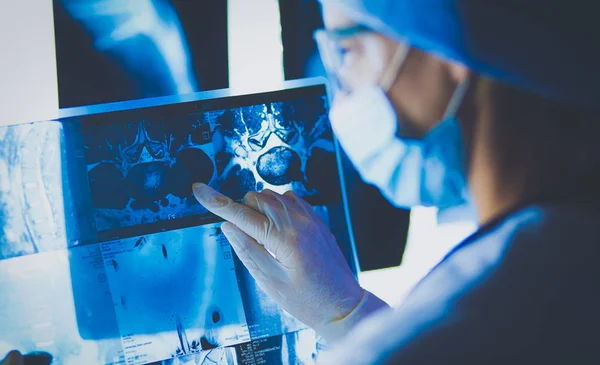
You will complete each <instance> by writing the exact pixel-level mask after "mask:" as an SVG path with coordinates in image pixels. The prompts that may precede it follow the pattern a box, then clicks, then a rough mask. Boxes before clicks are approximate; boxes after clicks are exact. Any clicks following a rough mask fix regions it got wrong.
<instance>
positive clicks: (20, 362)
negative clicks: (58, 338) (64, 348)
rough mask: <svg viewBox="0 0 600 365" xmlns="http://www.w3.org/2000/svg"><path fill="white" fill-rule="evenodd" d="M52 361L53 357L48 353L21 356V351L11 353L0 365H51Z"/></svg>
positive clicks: (32, 353) (31, 353)
mask: <svg viewBox="0 0 600 365" xmlns="http://www.w3.org/2000/svg"><path fill="white" fill-rule="evenodd" d="M52 360H53V358H52V355H50V354H48V353H46V352H30V353H28V354H25V355H21V353H20V352H19V351H11V352H9V353H8V355H6V357H5V358H4V360H2V361H0V365H50V364H52Z"/></svg>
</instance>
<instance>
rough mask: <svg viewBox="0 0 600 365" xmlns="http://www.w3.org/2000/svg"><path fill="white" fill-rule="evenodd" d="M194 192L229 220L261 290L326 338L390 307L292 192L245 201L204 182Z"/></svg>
mask: <svg viewBox="0 0 600 365" xmlns="http://www.w3.org/2000/svg"><path fill="white" fill-rule="evenodd" d="M193 190H194V195H195V196H196V199H198V201H199V202H200V203H201V204H202V205H204V207H205V208H206V209H208V210H210V211H211V212H213V213H214V214H216V215H218V216H220V217H222V218H223V219H225V220H227V221H228V222H225V223H223V225H222V226H221V230H222V231H223V233H224V234H225V236H226V237H227V239H228V240H229V242H230V243H231V246H232V247H233V248H234V250H235V252H236V254H237V255H238V257H239V258H240V260H241V261H242V262H243V263H244V265H245V266H246V267H247V268H248V271H249V272H250V274H252V276H253V277H254V279H255V280H256V282H257V284H258V285H259V286H260V287H261V289H263V290H264V291H265V292H266V293H267V294H268V295H269V296H270V297H271V298H273V300H275V302H277V303H278V304H279V305H280V306H281V307H282V308H283V309H284V310H286V311H287V312H288V313H290V314H291V315H293V316H294V317H296V318H297V319H298V320H300V321H302V322H303V323H305V324H306V325H308V326H311V327H312V328H313V329H314V330H315V331H316V332H317V333H318V334H320V335H321V336H323V338H324V339H325V340H326V341H327V342H329V343H331V342H334V341H336V340H338V339H339V338H341V337H342V336H343V335H344V334H345V333H346V332H347V331H348V330H349V329H350V328H351V327H353V326H354V324H355V323H357V322H358V321H359V320H360V319H361V318H362V317H364V316H366V315H368V314H370V313H371V312H373V311H375V310H376V309H379V308H381V307H383V306H385V304H384V303H383V302H382V301H381V300H379V299H377V298H376V297H374V296H372V295H371V294H368V293H366V292H365V290H364V289H362V288H361V287H360V285H359V284H358V283H357V281H356V280H355V278H354V276H353V274H352V272H351V271H350V268H349V267H348V264H347V262H346V260H345V259H344V256H343V254H342V252H341V251H340V248H339V246H338V245H337V243H336V240H335V237H334V236H333V234H332V233H331V232H330V231H329V229H328V227H327V226H326V225H325V224H324V223H323V222H322V221H321V220H320V218H319V217H318V216H317V214H316V213H315V212H314V210H313V209H312V207H311V206H310V205H309V204H308V203H306V202H305V201H304V200H302V199H301V198H299V197H298V196H297V195H296V194H294V193H293V192H287V193H285V194H284V195H280V194H277V193H275V192H272V191H270V190H265V191H263V192H262V193H256V192H250V193H248V194H247V195H246V196H245V197H244V200H243V201H242V204H240V203H236V202H234V201H233V200H231V199H229V198H227V197H225V196H224V195H222V194H220V193H218V192H216V191H215V190H213V189H212V188H210V187H208V186H206V185H204V184H194V186H193Z"/></svg>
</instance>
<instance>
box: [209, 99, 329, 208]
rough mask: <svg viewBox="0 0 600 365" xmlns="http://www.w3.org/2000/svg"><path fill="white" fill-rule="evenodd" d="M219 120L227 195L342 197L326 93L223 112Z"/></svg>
mask: <svg viewBox="0 0 600 365" xmlns="http://www.w3.org/2000/svg"><path fill="white" fill-rule="evenodd" d="M213 118H215V119H216V126H215V127H216V129H217V130H218V131H219V132H220V133H219V138H222V139H223V142H220V143H219V146H220V148H219V149H218V152H217V155H216V158H217V168H218V171H219V174H220V175H219V176H220V188H221V191H222V192H223V193H224V194H228V195H230V196H231V197H232V198H233V199H241V198H242V197H243V195H244V193H245V192H246V191H251V190H256V191H261V190H263V189H265V188H269V189H272V190H275V191H278V192H285V191H288V190H292V191H294V192H296V193H297V194H299V195H300V196H302V197H304V198H306V199H307V200H309V201H311V202H312V203H313V204H314V205H325V204H327V203H330V202H331V201H335V200H336V199H338V198H339V196H337V195H336V192H337V191H339V185H336V183H338V182H339V178H337V170H336V168H335V167H336V166H337V165H336V160H335V154H334V145H333V136H332V133H331V129H330V127H329V120H328V119H327V112H326V99H325V97H313V98H309V99H303V100H295V101H288V102H276V103H267V104H259V105H252V106H248V107H242V108H237V109H229V110H223V111H217V112H214V117H213ZM328 174H329V175H328Z"/></svg>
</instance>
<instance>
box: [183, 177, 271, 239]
mask: <svg viewBox="0 0 600 365" xmlns="http://www.w3.org/2000/svg"><path fill="white" fill-rule="evenodd" d="M192 190H193V191H194V196H195V197H196V199H197V200H198V202H199V203H200V204H202V205H203V206H204V207H205V208H206V209H208V210H209V211H210V212H211V213H213V214H216V215H218V216H219V217H221V218H223V219H225V220H226V221H228V222H231V223H232V224H234V225H235V226H236V227H238V228H239V229H241V230H242V231H243V232H244V233H246V234H247V235H248V236H250V237H252V238H254V239H255V240H257V241H258V242H260V240H262V238H263V237H264V236H265V230H266V229H267V227H268V226H269V219H268V218H267V217H266V216H265V215H263V214H261V213H259V212H257V211H255V210H254V209H251V208H249V207H248V206H246V205H244V204H240V203H237V202H235V201H233V200H232V199H231V198H228V197H226V196H225V195H223V194H221V193H219V192H217V191H216V190H214V189H213V188H211V187H210V186H208V185H205V184H201V183H196V184H194V185H193V186H192Z"/></svg>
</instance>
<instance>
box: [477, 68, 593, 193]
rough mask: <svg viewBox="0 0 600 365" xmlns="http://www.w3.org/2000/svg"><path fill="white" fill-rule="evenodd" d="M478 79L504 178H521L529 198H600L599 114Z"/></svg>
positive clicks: (495, 155)
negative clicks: (487, 107)
mask: <svg viewBox="0 0 600 365" xmlns="http://www.w3.org/2000/svg"><path fill="white" fill-rule="evenodd" d="M479 79H480V80H481V82H480V83H479V85H478V86H477V91H476V92H477V93H479V94H481V93H483V94H484V95H483V97H484V98H485V100H486V104H487V105H488V106H489V107H490V111H491V113H490V115H491V116H492V121H491V122H492V123H491V131H492V133H493V137H492V143H491V144H492V145H491V146H490V151H491V153H493V154H494V160H495V162H496V164H497V166H496V168H497V169H498V171H499V173H500V176H501V179H504V180H505V181H506V182H507V183H510V182H511V181H515V179H519V180H520V181H519V183H520V184H522V185H521V186H522V187H523V188H524V189H525V190H524V191H525V193H526V194H527V196H528V197H529V198H530V199H564V198H566V199H570V198H577V197H583V198H586V199H589V198H590V197H591V196H595V197H600V194H599V192H600V189H599V188H600V143H599V137H600V115H598V114H596V113H593V112H591V111H587V110H584V109H581V108H577V107H574V106H570V105H566V104H563V103H561V102H557V101H554V100H550V99H547V98H545V97H542V96H540V95H537V94H534V93H532V92H529V91H526V90H523V89H520V88H517V87H514V86H510V85H507V84H504V83H501V82H497V81H492V80H489V79H486V78H483V77H480V78H479ZM479 96H482V95H479ZM515 174H518V175H519V176H515ZM501 183H502V181H501Z"/></svg>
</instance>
